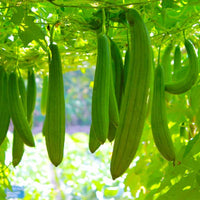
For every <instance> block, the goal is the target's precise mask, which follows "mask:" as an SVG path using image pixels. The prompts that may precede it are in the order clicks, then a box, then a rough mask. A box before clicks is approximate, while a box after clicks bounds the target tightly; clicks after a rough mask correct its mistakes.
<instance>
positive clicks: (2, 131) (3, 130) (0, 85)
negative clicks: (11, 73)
mask: <svg viewBox="0 0 200 200" xmlns="http://www.w3.org/2000/svg"><path fill="white" fill-rule="evenodd" d="M7 81H8V76H7V73H6V71H5V69H4V68H3V67H2V66H0V97H1V98H0V113H1V120H0V145H1V144H2V143H3V141H4V139H5V137H6V135H7V132H8V128H9V124H10V113H9V107H8V93H7V86H8V82H7Z"/></svg>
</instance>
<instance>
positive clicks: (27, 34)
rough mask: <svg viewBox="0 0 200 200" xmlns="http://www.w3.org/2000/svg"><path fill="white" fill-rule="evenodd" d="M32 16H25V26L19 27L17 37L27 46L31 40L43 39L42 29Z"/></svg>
mask: <svg viewBox="0 0 200 200" xmlns="http://www.w3.org/2000/svg"><path fill="white" fill-rule="evenodd" d="M34 19H35V18H34V17H32V16H26V17H25V26H24V29H22V28H21V29H19V32H18V34H19V37H20V39H21V40H22V41H23V43H24V45H25V46H27V45H28V44H29V43H30V42H32V41H33V40H35V41H37V42H39V43H40V42H41V40H45V34H44V32H43V31H42V29H41V28H40V27H39V26H37V25H36V24H35V23H34Z"/></svg>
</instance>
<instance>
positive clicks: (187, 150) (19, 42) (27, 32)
mask: <svg viewBox="0 0 200 200" xmlns="http://www.w3.org/2000/svg"><path fill="white" fill-rule="evenodd" d="M127 7H134V8H135V9H137V10H138V11H139V12H140V14H141V15H142V17H143V19H144V21H145V23H146V26H147V28H148V30H149V33H150V36H151V43H152V47H153V52H154V66H156V63H157V57H158V48H159V47H161V58H162V56H163V54H164V50H165V48H166V47H167V46H168V45H171V46H172V49H171V54H170V60H171V61H170V64H171V66H172V68H173V53H174V49H175V46H176V45H177V44H179V45H180V46H181V50H182V64H183V72H181V73H183V74H184V70H185V69H186V68H187V55H186V52H185V48H184V36H185V37H186V38H188V39H190V40H191V41H192V42H193V44H194V46H195V48H196V50H198V49H199V47H200V42H199V36H200V27H199V23H200V14H199V13H200V2H199V1H198V0H180V1H178V0H162V1H161V0H151V1H150V0H136V1H135V0H115V1H113V0H99V1H98V0H96V1H92V0H79V1H71V0H69V1H66V0H55V1H52V0H48V1H47V0H46V1H45V0H43V1H42V0H41V1H36V0H31V1H18V0H12V1H11V0H10V1H6V0H2V1H1V2H0V21H1V24H0V64H1V65H4V66H5V68H6V69H7V70H8V71H11V70H13V69H14V68H15V67H18V68H19V69H20V71H21V73H22V75H23V76H24V78H26V74H27V73H26V72H27V69H28V68H34V69H35V70H36V72H37V77H38V81H39V80H40V79H39V78H40V77H41V78H42V77H43V75H44V74H45V73H48V54H49V49H48V44H49V41H50V28H51V27H52V26H55V30H54V41H55V42H56V43H57V44H58V46H59V50H60V52H61V58H62V64H63V72H64V73H65V72H68V73H66V74H65V75H66V77H67V78H66V79H67V82H65V83H66V88H67V89H66V91H67V93H66V105H67V108H66V109H67V110H68V111H69V113H70V115H69V116H67V119H68V122H69V123H70V120H72V119H73V118H71V116H72V115H73V113H77V112H75V111H73V109H75V108H77V109H78V110H79V111H80V108H83V107H84V106H85V105H87V106H88V107H89V105H90V103H91V96H90V95H91V93H89V92H88V93H87V92H86V94H87V95H86V96H85V97H84V96H82V97H81V99H84V100H85V99H87V100H86V101H79V103H77V101H76V99H77V98H78V95H79V94H80V90H84V89H83V88H84V87H78V86H81V85H82V83H83V82H84V81H83V80H81V79H86V81H85V83H86V82H88V84H86V85H85V88H86V89H87V90H89V87H90V83H89V82H90V81H92V80H93V71H91V72H88V71H87V70H89V69H91V70H92V69H93V66H95V63H96V34H97V32H99V31H100V30H101V22H102V15H101V9H102V8H104V9H105V10H106V16H107V21H106V26H107V34H108V35H109V36H110V37H111V38H113V40H114V41H115V42H116V43H117V45H118V46H119V48H120V50H121V54H122V56H123V57H124V54H125V51H126V49H127V46H128V39H127V38H128V30H127V24H126V20H125V15H124V8H127ZM197 53H200V51H197ZM199 58H200V56H199ZM184 66H185V67H184ZM199 66H200V65H199ZM76 70H80V71H79V72H72V73H78V74H79V75H80V76H79V77H82V78H80V79H79V81H80V82H79V81H77V80H78V79H76V75H75V76H74V77H73V78H72V79H70V78H71V77H70V76H69V72H71V71H76ZM87 73H89V74H87ZM85 74H87V76H86V75H85ZM77 77H78V76H77ZM86 77H87V78H86ZM68 83H70V84H68ZM71 85H74V88H76V90H75V89H72V86H71ZM82 86H83V85H82ZM199 87H200V86H199V81H198V82H197V83H196V85H195V86H194V87H193V88H192V89H191V90H190V91H188V92H187V93H184V94H182V95H177V96H174V95H169V94H168V95H167V96H166V103H167V114H168V121H169V127H170V132H171V133H172V137H173V141H174V144H175V147H176V152H177V162H176V163H175V166H173V165H172V163H169V162H167V161H165V160H164V159H163V158H162V157H161V155H160V154H159V153H158V151H157V150H156V147H155V145H154V142H153V138H152V134H151V127H150V120H149V118H147V120H146V124H145V128H144V132H143V137H142V140H141V144H140V147H139V149H138V152H137V157H136V158H135V160H134V161H133V163H132V165H131V166H130V168H129V170H128V171H127V173H126V174H125V175H124V176H123V178H124V179H123V180H122V182H124V185H125V188H126V189H127V190H128V191H130V192H131V194H132V197H128V198H130V199H131V198H138V199H146V200H148V199H149V200H150V199H159V200H161V199H178V200H179V199H191V200H195V199H198V198H199V196H200V164H199V162H200V157H199V155H200V154H199V151H200V145H199V143H200V141H199V140H200V138H199V128H200V120H199V117H200V107H199V96H200V88H199ZM68 94H71V96H70V95H68ZM76 97H77V98H76ZM69 102H71V104H69ZM83 102H85V103H83ZM80 103H83V104H81V105H80ZM78 104H79V107H76V106H78ZM37 106H39V103H38V104H37ZM37 110H39V107H37ZM79 111H78V112H79ZM85 113H86V112H85V111H84V110H82V111H81V112H80V115H82V116H83V115H84V114H85ZM76 119H79V118H76ZM87 119H88V121H87V122H86V121H83V119H81V120H82V123H83V124H84V123H85V124H87V123H89V120H90V117H89V116H88V115H87ZM84 137H85V136H84ZM86 143H87V141H86V139H84V145H85V144H86ZM7 144H8V140H6V141H5V143H4V144H3V145H2V146H1V147H0V148H1V151H0V152H1V154H2V155H1V157H0V158H1V160H0V163H1V165H0V176H1V179H0V180H1V184H0V185H1V186H0V195H2V197H3V196H4V197H5V194H4V192H3V191H4V188H5V187H9V180H8V177H9V174H10V173H14V172H15V169H12V167H10V165H9V166H6V165H5V157H4V153H5V151H6V149H7ZM38 146H39V145H38ZM38 148H39V147H38ZM110 151H111V149H110V150H109V151H106V150H105V149H100V150H99V151H98V152H101V153H102V154H101V155H102V159H101V161H100V163H101V164H102V165H104V164H105V165H106V162H107V161H108V163H109V158H110V153H108V152H110ZM83 152H84V151H83ZM79 153H80V152H79ZM79 153H77V152H73V151H72V152H71V154H68V153H67V152H66V154H67V155H66V157H65V160H66V166H65V167H64V170H63V171H62V170H61V171H59V169H61V168H59V169H56V170H58V171H59V173H60V174H62V176H58V179H59V180H60V181H61V180H62V181H63V183H64V182H65V180H63V179H62V177H68V178H69V179H71V180H72V181H73V184H78V183H79V184H80V182H81V181H80V179H77V177H76V179H75V177H72V176H70V177H69V174H68V172H67V171H66V170H70V169H75V170H77V168H76V167H74V168H73V166H72V165H69V164H68V163H67V161H68V159H69V160H70V158H69V157H68V156H69V155H72V157H73V155H74V156H75V155H76V156H78V157H77V159H79V158H80V157H79V156H80V155H79ZM80 154H81V153H80ZM87 154H89V152H87ZM81 156H83V157H84V156H85V154H84V155H82V154H81ZM93 158H94V157H93ZM34 159H36V157H34ZM89 159H91V158H89ZM84 162H86V163H87V161H86V160H84ZM88 162H89V161H88ZM35 163H37V161H35ZM64 165H65V164H63V165H62V166H64ZM68 166H69V167H68ZM86 166H87V165H86ZM22 167H23V166H22ZM30 168H31V167H30V166H29V167H27V169H26V171H28V170H31V169H30ZM23 169H24V168H23ZM16 170H17V169H16ZM90 170H94V169H90ZM90 170H85V171H84V172H81V173H83V174H81V176H88V173H89V172H91V171H90ZM18 172H19V173H20V175H21V171H20V170H19V171H18ZM15 173H16V174H17V171H16V172H15ZM27 173H28V172H27ZM94 173H96V172H95V171H94ZM100 173H102V174H103V175H102V177H99V179H97V177H96V176H89V177H90V178H91V179H88V180H86V179H85V180H83V182H82V183H83V185H84V187H83V188H85V191H88V189H90V187H91V185H88V182H90V181H93V184H94V185H95V183H96V184H99V183H100V182H101V181H102V180H104V179H103V177H104V178H105V177H106V176H109V175H108V174H107V173H106V174H104V173H103V172H102V171H101V172H100ZM27 176H28V175H27ZM41 176H42V174H41V175H39V176H38V180H39V179H40V178H41ZM13 180H14V178H12V181H13ZM14 181H17V180H16V179H15V180H14ZM29 181H30V180H29ZM95 181H96V182H95ZM30 182H31V181H30ZM94 182H95V183H94ZM97 182H99V183H97ZM71 183H72V182H71ZM30 184H33V183H32V182H31V183H30ZM44 184H47V183H44ZM112 184H114V185H115V184H116V185H118V186H119V187H120V183H119V182H118V180H117V181H116V182H112ZM112 184H111V185H112ZM47 185H48V184H47ZM100 185H101V184H100ZM101 187H103V186H102V185H101ZM104 187H106V186H105V185H104ZM83 188H82V187H81V191H78V193H79V194H82V196H81V195H80V198H81V199H84V197H83V196H84V195H83V191H82V189H83ZM37 190H39V189H36V191H35V194H36V193H37V192H38V191H37ZM94 190H98V189H97V186H96V189H94ZM100 190H101V189H100ZM29 191H31V189H30V190H29ZM76 192H77V191H76ZM78 193H74V194H77V195H76V196H79V194H78ZM51 194H52V193H51V192H50V193H49V195H50V197H49V199H51ZM38 195H41V194H38ZM113 196H115V195H114V194H113ZM0 197H1V196H0ZM52 198H53V197H52ZM95 198H96V199H98V197H97V196H96V197H94V199H95ZM104 198H106V197H104ZM99 199H102V198H99Z"/></svg>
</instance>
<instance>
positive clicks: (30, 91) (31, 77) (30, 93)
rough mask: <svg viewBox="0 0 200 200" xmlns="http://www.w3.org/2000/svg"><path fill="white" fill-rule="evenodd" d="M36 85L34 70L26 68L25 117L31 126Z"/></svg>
mask: <svg viewBox="0 0 200 200" xmlns="http://www.w3.org/2000/svg"><path fill="white" fill-rule="evenodd" d="M36 94H37V86H36V80H35V72H34V71H33V70H32V69H29V70H28V84H27V119H28V122H29V124H30V126H31V127H32V125H33V113H34V109H35V104H36Z"/></svg>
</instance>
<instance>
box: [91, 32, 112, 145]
mask: <svg viewBox="0 0 200 200" xmlns="http://www.w3.org/2000/svg"><path fill="white" fill-rule="evenodd" d="M97 37H98V39H97V41H98V42H97V63H96V70H95V76H94V87H93V93H92V125H93V128H94V132H95V134H96V137H97V139H98V140H99V141H100V142H101V143H102V144H103V143H104V142H105V141H106V139H107V136H108V127H109V96H110V73H111V68H112V60H111V59H112V58H111V50H110V40H109V38H108V37H107V36H106V35H105V34H104V33H100V34H98V36H97Z"/></svg>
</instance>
